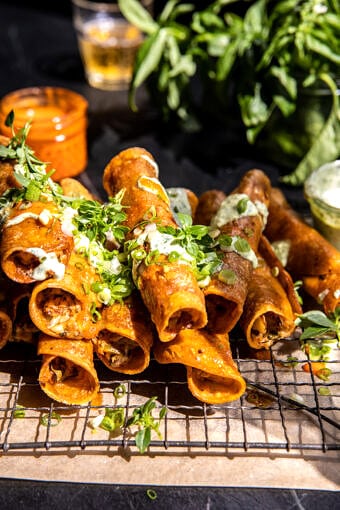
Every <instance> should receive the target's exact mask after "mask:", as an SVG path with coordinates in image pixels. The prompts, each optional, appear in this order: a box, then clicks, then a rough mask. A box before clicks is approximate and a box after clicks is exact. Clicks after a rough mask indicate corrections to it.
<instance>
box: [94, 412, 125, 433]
mask: <svg viewBox="0 0 340 510" xmlns="http://www.w3.org/2000/svg"><path fill="white" fill-rule="evenodd" d="M123 423H124V409H123V408H122V407H119V408H117V409H109V408H106V409H105V416H104V418H103V419H102V421H101V423H100V425H99V426H100V428H102V429H104V430H106V431H107V432H114V431H116V430H117V429H120V427H121V426H122V425H123Z"/></svg>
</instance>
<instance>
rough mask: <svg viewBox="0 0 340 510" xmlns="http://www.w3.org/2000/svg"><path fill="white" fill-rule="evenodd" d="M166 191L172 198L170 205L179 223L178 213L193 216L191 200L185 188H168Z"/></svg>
mask: <svg viewBox="0 0 340 510" xmlns="http://www.w3.org/2000/svg"><path fill="white" fill-rule="evenodd" d="M166 192H167V194H168V197H169V198H170V207H171V210H172V213H173V215H174V217H175V220H176V222H177V224H179V222H178V221H177V218H176V214H177V213H182V214H187V215H188V216H192V210H191V205H190V201H189V198H188V194H187V192H186V190H185V189H184V188H167V189H166Z"/></svg>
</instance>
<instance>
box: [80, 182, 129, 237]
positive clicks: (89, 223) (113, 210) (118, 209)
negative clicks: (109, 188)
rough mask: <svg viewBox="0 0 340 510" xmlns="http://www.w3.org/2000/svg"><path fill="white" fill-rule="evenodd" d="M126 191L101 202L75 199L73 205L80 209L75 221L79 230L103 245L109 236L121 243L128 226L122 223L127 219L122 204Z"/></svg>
mask: <svg viewBox="0 0 340 510" xmlns="http://www.w3.org/2000/svg"><path fill="white" fill-rule="evenodd" d="M123 194H124V191H121V192H119V193H118V194H117V195H116V196H114V197H110V198H109V201H108V202H107V203H105V204H101V203H100V202H97V201H96V200H85V199H79V200H77V199H75V200H74V201H73V203H72V207H73V208H74V209H76V210H78V214H77V215H75V216H74V218H73V223H74V224H75V226H76V227H77V229H78V232H80V233H82V234H85V235H86V237H88V239H89V240H90V241H92V240H94V239H95V240H96V241H97V242H98V243H101V244H102V245H103V246H105V244H106V243H107V242H108V236H110V237H109V238H110V239H112V242H116V243H121V242H122V241H123V240H124V238H125V235H126V233H127V232H128V230H129V229H128V228H127V227H125V226H123V225H122V223H123V222H124V221H125V220H126V213H125V212H124V207H123V206H122V204H121V199H122V196H123Z"/></svg>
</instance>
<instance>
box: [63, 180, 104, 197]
mask: <svg viewBox="0 0 340 510" xmlns="http://www.w3.org/2000/svg"><path fill="white" fill-rule="evenodd" d="M59 184H60V186H61V189H62V190H63V194H64V195H65V196H66V197H71V198H85V199H86V200H95V197H94V196H93V194H92V193H91V192H90V191H89V190H88V189H87V188H86V187H85V186H84V185H83V184H82V183H81V182H79V181H77V179H73V178H72V177H64V178H63V179H61V180H60V181H59Z"/></svg>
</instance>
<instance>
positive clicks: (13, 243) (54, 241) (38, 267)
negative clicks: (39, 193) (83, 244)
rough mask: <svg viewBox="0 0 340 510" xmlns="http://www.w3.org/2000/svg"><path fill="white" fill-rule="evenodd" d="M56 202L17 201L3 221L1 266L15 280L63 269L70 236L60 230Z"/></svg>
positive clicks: (33, 278)
mask: <svg viewBox="0 0 340 510" xmlns="http://www.w3.org/2000/svg"><path fill="white" fill-rule="evenodd" d="M58 216H59V210H58V206H57V205H56V204H55V203H54V202H52V201H46V202H27V201H24V202H19V203H18V204H16V205H15V206H14V207H13V208H12V209H11V212H10V214H9V216H8V218H7V220H6V221H5V223H4V225H3V230H2V242H1V245H0V257H1V267H2V269H3V271H4V273H5V274H6V275H7V276H8V278H10V279H11V280H14V281H16V282H18V283H32V282H35V281H40V280H45V279H47V278H50V277H52V276H54V277H57V278H60V277H62V276H63V274H64V272H65V266H66V264H67V263H68V261H69V258H70V255H71V251H72V249H73V238H72V236H70V235H67V234H65V233H64V232H63V230H62V223H61V221H60V219H59V218H58Z"/></svg>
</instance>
